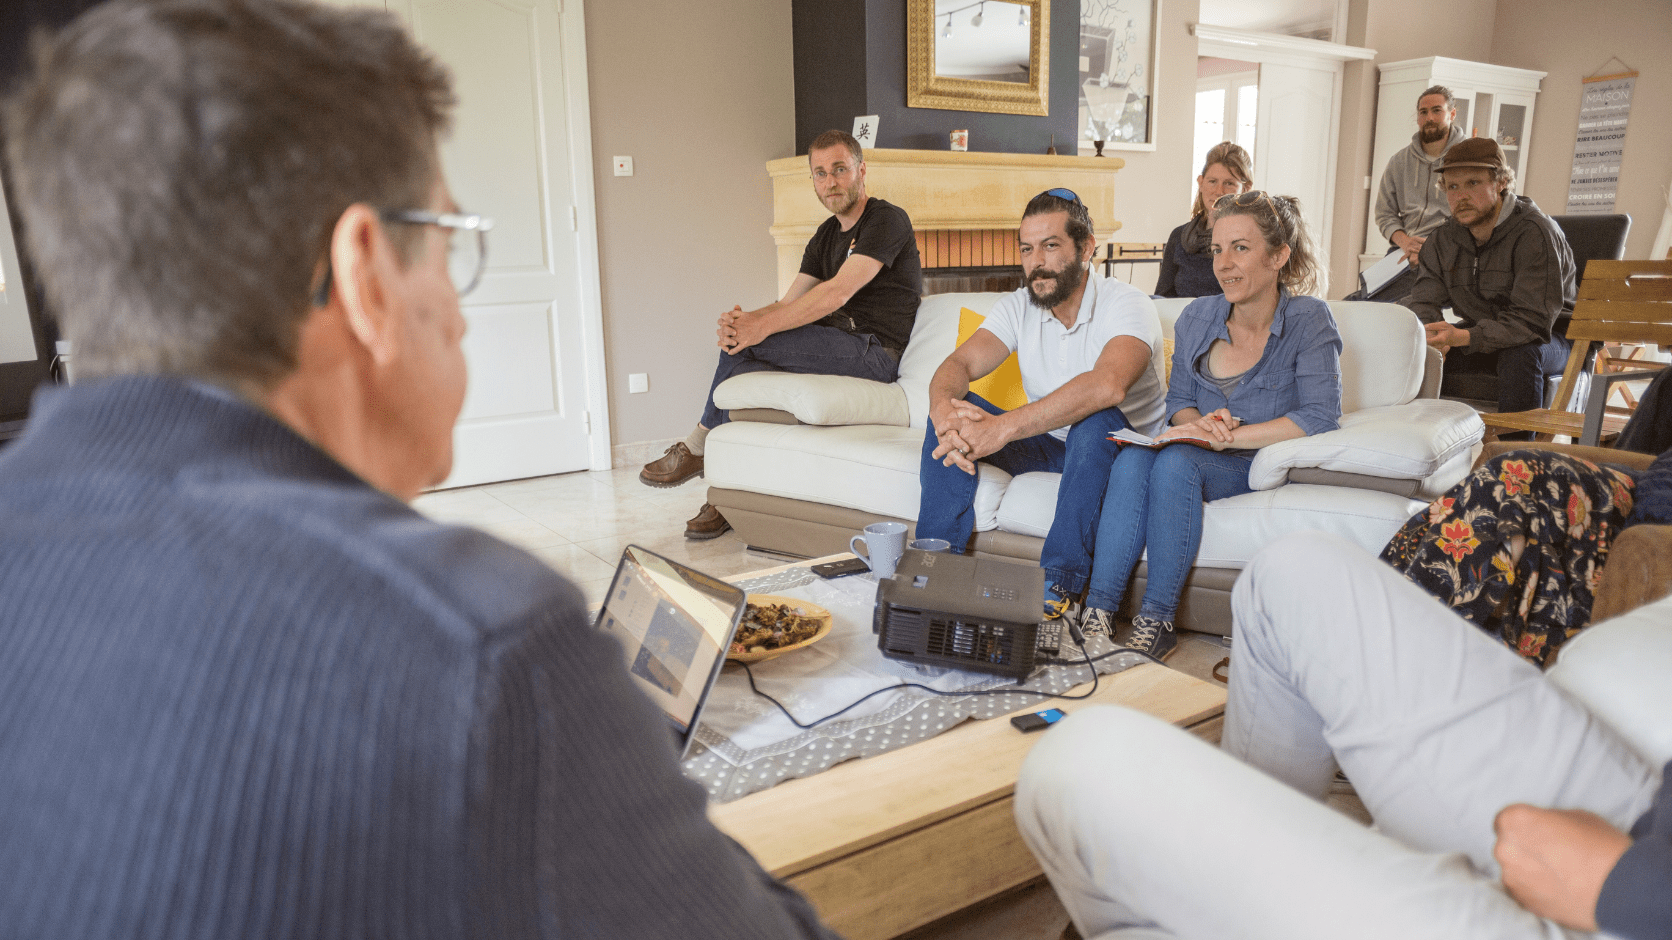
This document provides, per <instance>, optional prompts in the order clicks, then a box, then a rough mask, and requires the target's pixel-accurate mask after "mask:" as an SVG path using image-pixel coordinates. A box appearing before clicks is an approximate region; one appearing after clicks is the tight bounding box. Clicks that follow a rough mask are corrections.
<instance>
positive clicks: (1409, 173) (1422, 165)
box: [1376, 124, 1468, 241]
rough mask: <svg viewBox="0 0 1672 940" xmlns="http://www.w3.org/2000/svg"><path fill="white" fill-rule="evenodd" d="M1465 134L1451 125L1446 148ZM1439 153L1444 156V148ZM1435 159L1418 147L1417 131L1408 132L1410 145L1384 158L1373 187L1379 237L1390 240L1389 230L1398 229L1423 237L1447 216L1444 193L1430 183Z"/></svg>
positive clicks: (1420, 134)
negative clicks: (1377, 182)
mask: <svg viewBox="0 0 1672 940" xmlns="http://www.w3.org/2000/svg"><path fill="white" fill-rule="evenodd" d="M1467 137H1468V135H1467V134H1465V133H1464V132H1463V128H1462V127H1459V126H1458V125H1456V124H1453V125H1452V126H1451V136H1450V137H1448V138H1446V150H1450V149H1451V148H1452V145H1453V144H1456V143H1457V142H1458V141H1460V140H1463V139H1465V138H1467ZM1440 156H1445V151H1444V150H1442V151H1441V152H1440ZM1439 162H1440V157H1431V156H1429V155H1428V151H1426V150H1423V149H1422V132H1421V131H1417V132H1416V133H1415V134H1412V135H1411V145H1410V146H1408V147H1405V148H1404V149H1402V150H1400V151H1399V152H1398V153H1395V154H1394V155H1393V156H1392V157H1390V158H1388V165H1387V169H1385V170H1383V171H1382V183H1381V186H1380V187H1379V188H1378V189H1377V190H1376V228H1378V229H1380V230H1381V233H1382V237H1383V238H1385V239H1387V240H1388V241H1393V233H1394V232H1401V231H1402V232H1404V233H1405V234H1406V235H1411V236H1415V237H1417V238H1426V237H1428V233H1430V232H1432V231H1434V230H1435V229H1437V228H1439V227H1440V223H1442V222H1444V221H1445V220H1446V219H1448V218H1451V209H1450V208H1449V206H1448V205H1447V204H1446V197H1445V194H1444V193H1442V192H1440V190H1439V188H1438V187H1436V186H1435V185H1434V165H1435V164H1436V163H1439Z"/></svg>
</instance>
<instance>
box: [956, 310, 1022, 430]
mask: <svg viewBox="0 0 1672 940" xmlns="http://www.w3.org/2000/svg"><path fill="white" fill-rule="evenodd" d="M986 320H987V318H986V317H984V316H982V315H981V314H979V313H976V312H975V311H974V310H971V309H970V308H968V307H965V308H963V309H962V310H959V311H958V345H960V346H962V345H964V341H965V340H967V339H969V338H970V337H971V336H974V335H975V331H976V330H978V329H980V328H981V324H982V323H985V322H986ZM970 391H972V392H974V393H976V394H977V395H980V396H981V397H982V398H985V399H987V400H988V401H990V402H992V403H993V404H995V405H997V406H999V407H1000V408H1003V409H1004V410H1005V411H1015V410H1016V409H1017V408H1020V407H1022V406H1023V405H1025V404H1027V403H1028V395H1027V393H1026V392H1024V391H1022V365H1021V363H1020V362H1018V361H1017V360H1016V354H1015V353H1011V354H1010V357H1009V358H1007V359H1005V360H1004V361H1003V362H1001V363H999V367H998V368H997V369H994V370H993V371H991V372H989V373H987V374H986V375H984V376H982V377H981V378H979V379H976V380H975V381H974V382H971V383H970Z"/></svg>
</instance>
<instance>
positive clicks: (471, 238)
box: [314, 209, 493, 307]
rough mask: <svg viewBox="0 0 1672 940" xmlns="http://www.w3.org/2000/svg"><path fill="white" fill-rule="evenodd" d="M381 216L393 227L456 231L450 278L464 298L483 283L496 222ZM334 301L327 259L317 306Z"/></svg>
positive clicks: (451, 215)
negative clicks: (489, 245)
mask: <svg viewBox="0 0 1672 940" xmlns="http://www.w3.org/2000/svg"><path fill="white" fill-rule="evenodd" d="M377 217H378V219H380V220H382V221H383V222H384V223H385V224H389V225H434V226H438V227H440V228H445V229H452V230H453V231H452V232H449V233H448V238H447V277H448V278H449V279H450V280H451V281H452V282H453V288H454V289H455V290H457V291H458V293H459V296H460V297H463V296H464V295H466V294H468V293H470V292H471V291H472V290H475V289H476V285H477V284H480V283H481V282H482V272H483V271H484V270H486V269H487V265H488V231H489V230H490V229H492V228H493V220H492V219H490V218H487V217H486V216H480V215H465V214H462V213H457V212H431V211H429V210H427V209H379V210H378V211H377ZM454 232H456V233H457V234H454ZM330 300H331V261H330V258H327V259H326V261H325V277H324V279H323V280H321V281H320V284H319V289H318V290H317V291H315V292H314V306H316V307H323V306H325V305H326V304H327V303H329V302H330Z"/></svg>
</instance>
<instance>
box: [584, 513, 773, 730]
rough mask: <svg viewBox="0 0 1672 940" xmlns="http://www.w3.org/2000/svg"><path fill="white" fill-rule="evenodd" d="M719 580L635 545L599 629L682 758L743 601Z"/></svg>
mask: <svg viewBox="0 0 1672 940" xmlns="http://www.w3.org/2000/svg"><path fill="white" fill-rule="evenodd" d="M746 596H747V595H745V594H744V592H743V591H742V590H740V589H739V588H735V587H733V586H732V585H730V584H727V583H726V582H724V581H721V580H719V579H718V578H712V577H709V576H708V575H706V574H703V573H702V572H700V571H697V570H695V569H692V568H687V567H685V566H684V565H682V564H680V563H679V562H676V561H673V560H671V559H667V558H664V557H662V556H661V555H658V554H656V553H655V552H652V551H650V550H648V549H645V548H641V547H639V546H637V545H629V546H627V548H626V549H625V550H624V551H623V552H622V553H621V561H620V562H619V563H617V564H616V566H615V579H614V580H613V581H611V582H610V593H609V596H607V597H606V598H605V599H604V606H603V607H602V608H600V609H599V611H598V621H597V625H598V629H599V630H602V631H603V632H605V633H608V634H609V635H611V636H613V637H615V638H616V639H617V640H619V641H620V642H621V649H622V653H623V656H624V659H625V663H626V666H627V674H628V675H630V676H632V678H633V682H634V683H635V684H636V685H638V687H639V688H640V689H641V690H642V691H643V692H644V694H645V695H648V696H649V697H650V700H651V701H652V702H655V703H656V705H657V706H658V707H659V708H661V709H662V711H663V713H664V714H666V715H667V716H668V722H669V723H670V724H671V725H672V727H673V735H674V741H675V742H676V746H677V747H678V749H679V756H680V757H681V758H683V757H684V756H685V752H686V751H688V750H690V748H691V741H692V739H693V738H694V737H695V735H696V731H697V720H698V719H699V718H701V717H702V709H703V706H704V705H705V704H707V702H708V693H709V691H710V690H712V689H713V688H714V682H715V680H717V679H719V678H720V667H721V666H723V665H725V663H726V652H727V650H729V649H730V648H731V642H732V634H734V633H736V632H737V625H738V622H739V621H741V620H742V619H743V611H744V609H745V607H746V606H747V604H746V602H745V598H746Z"/></svg>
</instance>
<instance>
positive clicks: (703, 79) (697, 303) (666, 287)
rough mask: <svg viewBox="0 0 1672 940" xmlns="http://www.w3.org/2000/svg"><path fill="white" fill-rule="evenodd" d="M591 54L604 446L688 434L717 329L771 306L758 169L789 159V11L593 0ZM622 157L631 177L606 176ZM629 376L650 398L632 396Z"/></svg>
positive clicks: (759, 3)
mask: <svg viewBox="0 0 1672 940" xmlns="http://www.w3.org/2000/svg"><path fill="white" fill-rule="evenodd" d="M586 57H587V80H588V83H589V86H590V93H591V105H592V157H593V162H594V166H595V168H596V171H595V182H596V185H597V194H598V254H599V266H600V268H601V270H602V280H603V307H604V343H605V356H606V362H605V371H606V373H607V375H608V380H609V405H610V434H611V439H612V441H613V442H614V443H615V444H618V445H619V444H629V443H634V442H638V441H647V440H658V439H662V438H670V437H684V436H685V435H686V434H687V433H689V432H690V430H691V428H692V427H693V426H694V425H695V424H696V422H697V418H698V416H699V415H700V413H701V410H702V401H703V396H704V395H705V394H706V393H707V391H708V383H709V380H710V379H711V378H712V377H713V375H714V362H715V356H716V354H717V351H716V348H715V345H714V320H715V318H716V317H718V316H719V315H720V312H721V311H722V310H728V309H730V308H731V306H732V305H733V304H742V305H744V306H745V307H758V306H761V305H762V304H766V303H769V302H771V301H772V300H775V299H776V297H775V291H776V285H777V269H776V264H775V260H774V248H773V244H772V237H771V235H769V234H768V233H767V228H768V226H770V225H771V224H772V187H771V184H770V181H769V180H768V178H767V175H766V162H767V161H768V160H774V159H777V158H778V157H787V156H790V155H791V154H793V153H794V152H795V102H794V79H793V77H792V73H791V67H790V63H791V34H790V4H789V0H715V2H713V3H707V4H702V5H699V6H692V5H690V4H688V3H675V2H672V0H637V2H634V3H620V2H610V0H591V2H589V3H587V4H586ZM617 154H623V155H631V156H632V157H633V160H634V170H635V175H633V176H631V177H617V176H615V175H614V172H613V163H612V158H613V157H614V156H615V155H617ZM809 185H810V184H809ZM634 372H643V373H646V374H648V375H649V377H650V391H649V392H647V393H645V394H639V395H629V394H628V393H627V376H628V375H629V374H630V373H634Z"/></svg>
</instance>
